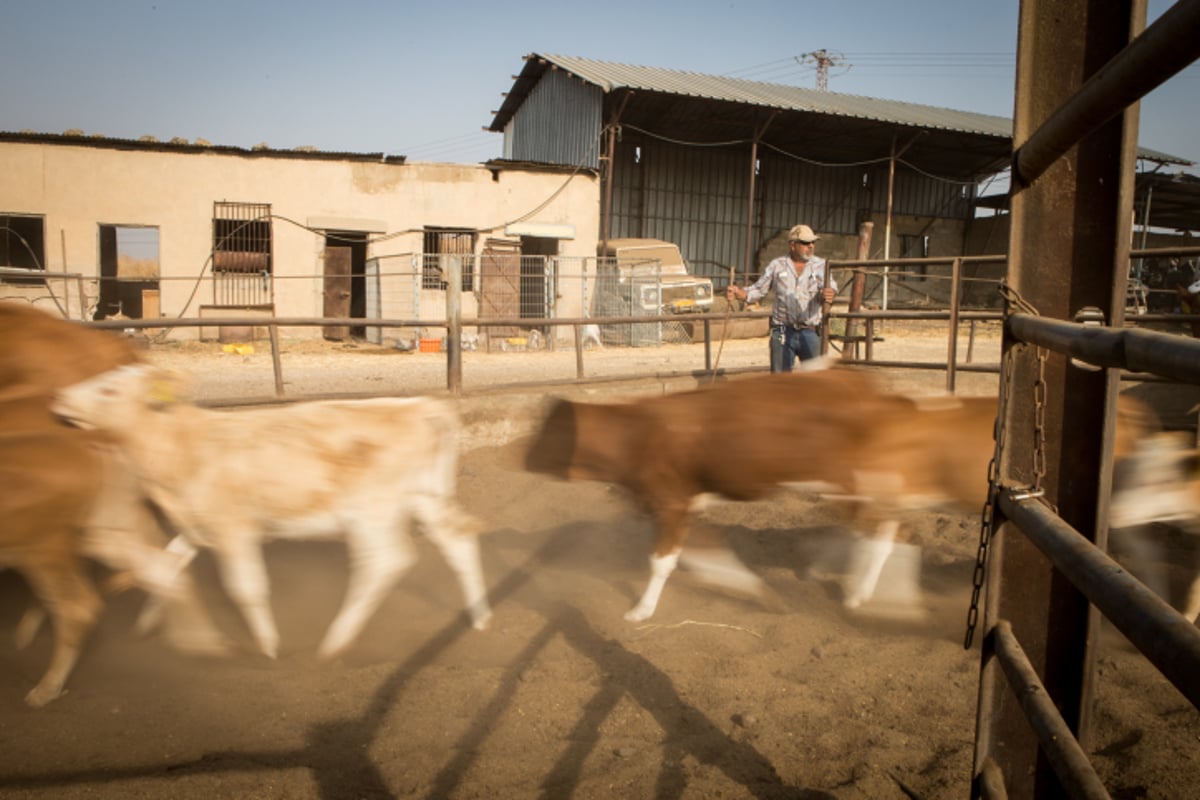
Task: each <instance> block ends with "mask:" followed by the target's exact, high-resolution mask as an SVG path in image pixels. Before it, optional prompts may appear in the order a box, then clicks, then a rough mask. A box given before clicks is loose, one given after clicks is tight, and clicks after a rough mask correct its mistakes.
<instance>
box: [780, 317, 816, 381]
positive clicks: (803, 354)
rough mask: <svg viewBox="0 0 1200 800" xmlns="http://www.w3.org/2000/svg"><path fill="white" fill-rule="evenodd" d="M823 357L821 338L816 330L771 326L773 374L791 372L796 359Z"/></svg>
mask: <svg viewBox="0 0 1200 800" xmlns="http://www.w3.org/2000/svg"><path fill="white" fill-rule="evenodd" d="M819 355H821V336H820V334H819V333H818V332H817V331H816V329H815V328H787V327H783V326H779V325H772V326H771V372H791V371H792V365H793V364H795V363H796V359H797V358H798V359H800V360H801V361H807V360H808V359H810V358H816V357H817V356H819Z"/></svg>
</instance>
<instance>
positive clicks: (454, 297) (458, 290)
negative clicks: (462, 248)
mask: <svg viewBox="0 0 1200 800" xmlns="http://www.w3.org/2000/svg"><path fill="white" fill-rule="evenodd" d="M446 388H447V389H449V390H450V392H451V394H462V259H461V258H448V259H446Z"/></svg>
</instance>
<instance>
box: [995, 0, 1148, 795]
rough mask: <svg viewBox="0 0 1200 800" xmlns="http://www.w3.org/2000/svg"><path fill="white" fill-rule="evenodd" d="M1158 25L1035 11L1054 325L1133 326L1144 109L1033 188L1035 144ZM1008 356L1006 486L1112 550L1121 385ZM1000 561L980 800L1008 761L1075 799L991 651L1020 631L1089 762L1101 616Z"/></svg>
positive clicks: (1003, 557)
mask: <svg viewBox="0 0 1200 800" xmlns="http://www.w3.org/2000/svg"><path fill="white" fill-rule="evenodd" d="M1145 16H1146V2H1145V0H1116V1H1115V2H1113V3H1111V4H1105V5H1104V7H1103V8H1101V7H1100V5H1097V4H1096V3H1094V2H1091V0H1023V2H1022V3H1021V13H1020V22H1019V28H1018V44H1017V82H1016V103H1015V109H1014V110H1015V113H1014V129H1013V145H1014V153H1013V164H1014V168H1013V185H1012V187H1011V190H1010V194H1011V208H1012V222H1011V229H1010V239H1009V261H1008V285H1009V286H1010V287H1011V288H1012V289H1013V290H1014V291H1015V292H1016V293H1017V294H1018V295H1019V296H1020V297H1021V298H1023V299H1024V301H1026V302H1028V303H1029V304H1031V305H1032V306H1034V307H1035V308H1036V310H1037V313H1039V314H1040V315H1042V316H1045V317H1049V318H1053V319H1060V320H1071V319H1073V318H1074V316H1075V314H1076V313H1077V312H1078V311H1079V310H1080V309H1081V308H1083V307H1087V306H1094V307H1096V308H1099V309H1100V310H1101V311H1102V313H1103V314H1104V317H1105V319H1106V320H1107V321H1108V322H1109V323H1110V324H1113V325H1120V324H1121V323H1122V321H1123V311H1124V296H1125V275H1126V273H1127V270H1128V259H1129V245H1130V237H1131V233H1132V218H1133V214H1132V209H1133V205H1132V203H1133V192H1132V187H1133V178H1134V165H1135V155H1136V144H1137V107H1136V105H1135V106H1132V107H1130V108H1128V109H1125V110H1124V112H1123V113H1119V114H1117V115H1116V116H1115V117H1113V118H1111V119H1110V120H1109V121H1108V122H1105V123H1103V124H1102V125H1099V126H1096V127H1093V128H1090V129H1088V128H1084V127H1081V126H1075V127H1074V128H1070V129H1068V130H1057V131H1056V133H1057V134H1060V136H1061V138H1066V136H1067V135H1073V137H1074V139H1073V141H1074V142H1075V143H1074V145H1072V146H1070V147H1069V148H1067V149H1066V150H1065V152H1064V153H1063V154H1062V155H1061V156H1060V157H1057V158H1056V160H1053V161H1049V162H1047V163H1048V165H1047V166H1046V168H1045V169H1044V170H1043V171H1034V170H1028V171H1024V172H1023V171H1022V170H1021V169H1019V168H1018V165H1020V164H1022V163H1023V162H1022V155H1023V153H1022V148H1023V147H1024V146H1025V144H1026V143H1027V142H1029V141H1030V140H1031V139H1034V140H1036V137H1037V134H1038V132H1039V129H1040V128H1041V127H1042V126H1043V125H1046V124H1047V121H1048V120H1051V118H1052V117H1053V116H1054V114H1055V112H1056V111H1057V110H1058V109H1059V108H1060V107H1061V106H1062V105H1063V104H1064V103H1066V102H1067V101H1068V100H1069V99H1070V98H1071V97H1072V96H1073V95H1074V94H1076V93H1078V92H1079V91H1080V88H1081V87H1082V86H1083V84H1084V83H1085V82H1086V81H1087V79H1088V78H1089V77H1091V75H1093V74H1095V73H1096V72H1097V71H1098V70H1099V69H1101V68H1102V67H1103V66H1104V65H1105V64H1106V63H1107V62H1108V60H1109V59H1111V58H1113V56H1115V55H1116V54H1117V53H1118V52H1120V51H1121V50H1122V48H1124V47H1125V46H1126V45H1127V44H1128V43H1129V41H1130V39H1131V38H1132V37H1134V36H1135V35H1136V34H1137V33H1139V32H1140V31H1141V28H1142V26H1143V25H1144V21H1145ZM1089 131H1090V132H1089ZM1039 143H1040V141H1039ZM1031 149H1032V150H1034V151H1036V150H1038V148H1031ZM1022 176H1029V177H1028V179H1026V178H1024V177H1022ZM1003 352H1004V357H1003V360H1002V374H1001V387H1002V391H1006V390H1007V391H1009V392H1010V393H1009V395H1008V398H1007V402H1006V403H1004V404H1003V405H1002V407H1003V409H1004V412H1003V414H1002V417H1001V420H1000V424H1001V425H1002V426H1003V430H1004V431H1005V436H1006V438H1005V442H1006V447H1005V452H1004V453H1002V455H1001V459H1000V463H999V465H998V477H999V480H1000V482H1001V483H1002V484H1004V485H1006V486H1014V487H1015V486H1022V485H1030V484H1034V483H1040V484H1041V486H1042V488H1043V489H1044V490H1045V502H1047V503H1049V504H1051V505H1052V506H1054V507H1056V508H1057V509H1058V512H1059V514H1060V515H1061V516H1062V518H1063V519H1064V520H1066V521H1067V523H1069V524H1070V525H1071V526H1072V527H1074V528H1075V529H1076V530H1078V531H1079V532H1080V533H1082V534H1084V535H1085V536H1087V537H1088V538H1089V539H1091V540H1093V541H1095V542H1097V543H1098V544H1100V545H1103V544H1104V541H1103V540H1104V538H1105V536H1106V534H1107V530H1106V528H1105V526H1104V523H1103V522H1102V520H1103V519H1104V513H1105V511H1106V508H1104V507H1103V506H1104V505H1106V504H1105V502H1104V500H1103V498H1104V497H1106V496H1107V486H1108V481H1109V479H1110V475H1109V473H1108V470H1107V469H1106V466H1107V464H1108V462H1109V461H1110V460H1111V455H1112V441H1111V438H1112V437H1111V432H1112V421H1113V417H1114V409H1115V401H1116V393H1117V388H1118V385H1117V380H1116V377H1115V376H1113V377H1110V376H1109V374H1108V371H1106V370H1099V371H1089V370H1086V369H1081V368H1079V367H1076V366H1073V365H1072V364H1071V363H1070V361H1069V359H1068V358H1067V357H1066V356H1063V355H1061V354H1057V353H1053V352H1051V353H1049V354H1047V355H1046V357H1045V358H1044V359H1042V358H1039V352H1038V350H1037V349H1036V348H1034V347H1032V346H1026V345H1022V344H1021V343H1020V342H1018V341H1016V340H1015V339H1014V338H1013V336H1012V334H1011V331H1010V330H1009V329H1008V328H1007V327H1006V328H1005V333H1004V342H1003ZM1037 442H1041V443H1043V446H1042V447H1040V448H1039V447H1037V445H1036V443H1037ZM994 547H995V549H994V550H993V551H992V553H991V556H990V565H989V575H988V593H987V595H988V596H987V608H986V610H985V614H984V625H985V627H986V628H987V630H988V631H989V633H988V635H987V636H986V637H985V643H984V654H983V664H982V672H981V676H980V704H979V717H978V725H977V733H976V748H975V761H974V773H973V777H974V784H975V789H974V791H975V792H976V793H977V792H978V791H979V782H980V780H981V777H982V773H983V766H984V765H985V764H986V763H987V762H988V761H989V760H994V761H995V762H996V763H997V764H998V765H999V766H1000V769H1001V770H1002V772H1003V775H1004V783H1005V784H1006V786H1007V787H1008V792H1009V794H1010V795H1012V796H1014V797H1026V798H1043V797H1059V796H1062V795H1063V792H1064V789H1063V786H1062V785H1061V784H1060V783H1059V781H1058V779H1057V777H1056V776H1055V774H1054V772H1053V770H1052V769H1051V767H1050V764H1049V763H1048V761H1047V759H1046V758H1045V756H1044V755H1042V754H1041V753H1040V751H1039V748H1038V744H1037V740H1036V737H1035V736H1034V734H1033V732H1032V730H1031V728H1030V727H1029V724H1028V722H1026V720H1025V717H1024V714H1023V712H1022V710H1021V705H1020V701H1019V700H1018V699H1017V698H1016V697H1015V696H1014V694H1013V692H1012V691H1011V690H1010V689H1009V688H1008V687H1007V685H1006V684H1005V680H1004V676H1003V674H1002V672H1001V671H1000V670H999V668H998V666H997V665H996V663H995V659H994V658H993V657H992V653H991V649H990V646H989V643H988V642H989V641H990V640H991V639H992V635H991V631H992V630H993V629H994V627H995V625H996V624H997V622H998V621H1000V620H1008V621H1010V622H1011V623H1012V629H1013V631H1014V633H1015V634H1016V636H1017V638H1018V640H1019V641H1020V643H1021V646H1022V647H1023V648H1024V650H1025V651H1026V652H1027V653H1028V655H1029V659H1030V661H1031V662H1032V664H1033V666H1034V668H1035V669H1036V671H1037V673H1038V675H1039V677H1040V678H1041V680H1042V682H1043V683H1044V684H1045V688H1046V691H1047V693H1048V694H1049V696H1050V698H1051V699H1052V700H1053V701H1054V703H1055V705H1056V706H1057V707H1058V708H1059V710H1060V711H1061V713H1062V715H1063V718H1064V720H1065V721H1066V723H1067V725H1068V726H1069V727H1070V728H1071V730H1072V731H1073V732H1074V733H1075V735H1076V736H1077V737H1078V738H1079V739H1080V740H1081V741H1082V742H1083V743H1084V745H1085V747H1086V744H1087V739H1088V723H1089V718H1088V717H1089V713H1090V711H1089V709H1090V705H1091V690H1092V664H1093V657H1094V653H1093V647H1094V643H1095V633H1096V627H1095V623H1096V619H1097V618H1096V614H1095V612H1094V610H1091V609H1090V607H1089V605H1088V603H1087V601H1086V599H1085V598H1084V597H1083V596H1082V595H1081V594H1080V593H1079V592H1078V591H1077V590H1076V589H1075V588H1074V587H1073V586H1072V585H1071V584H1070V583H1069V582H1068V581H1067V580H1066V579H1065V578H1064V577H1063V576H1062V575H1061V574H1059V573H1058V572H1057V571H1056V570H1054V569H1053V567H1052V566H1051V565H1050V563H1049V561H1048V560H1047V559H1046V558H1045V557H1044V556H1043V555H1042V554H1041V553H1040V551H1038V549H1037V548H1036V547H1035V546H1034V545H1033V544H1032V543H1031V542H1030V541H1029V540H1028V539H1026V538H1025V537H1024V536H1022V535H1021V534H1020V533H1019V532H1017V531H1015V530H1013V529H1010V526H1008V525H1005V526H1003V527H1001V529H1000V531H999V535H997V536H995V538H994Z"/></svg>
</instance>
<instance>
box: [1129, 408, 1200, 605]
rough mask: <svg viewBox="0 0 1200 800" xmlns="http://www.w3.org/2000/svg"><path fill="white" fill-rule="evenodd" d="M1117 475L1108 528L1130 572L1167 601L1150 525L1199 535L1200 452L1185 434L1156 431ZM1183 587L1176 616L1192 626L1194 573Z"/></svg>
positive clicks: (1196, 600) (1199, 589) (1196, 589)
mask: <svg viewBox="0 0 1200 800" xmlns="http://www.w3.org/2000/svg"><path fill="white" fill-rule="evenodd" d="M1119 475H1120V480H1119V482H1118V485H1117V488H1116V489H1115V490H1114V491H1113V495H1112V500H1111V502H1110V505H1109V513H1110V520H1111V524H1112V527H1113V528H1114V530H1115V531H1116V532H1118V533H1120V534H1122V536H1121V538H1120V540H1119V544H1120V545H1121V546H1123V547H1124V548H1125V549H1126V550H1127V551H1128V552H1129V555H1130V557H1131V559H1132V561H1133V569H1134V572H1135V573H1136V574H1138V577H1139V578H1140V579H1141V580H1142V581H1143V582H1144V583H1146V585H1147V586H1149V587H1150V588H1151V589H1153V590H1154V591H1155V592H1156V593H1158V594H1159V595H1161V596H1162V597H1163V598H1164V599H1167V600H1168V601H1169V600H1170V597H1171V592H1170V581H1169V579H1168V577H1167V566H1168V562H1169V560H1168V558H1167V557H1166V556H1165V555H1164V553H1163V548H1162V546H1161V537H1158V536H1156V535H1155V532H1154V531H1153V530H1152V528H1151V526H1153V525H1156V524H1159V523H1162V524H1165V525H1169V526H1175V527H1177V528H1178V529H1180V530H1182V531H1183V532H1184V533H1185V534H1186V535H1188V536H1198V535H1200V449H1197V447H1196V442H1195V439H1194V438H1193V437H1192V436H1190V435H1188V434H1185V433H1182V432H1179V431H1172V432H1161V433H1157V434H1155V435H1154V436H1151V437H1148V438H1147V439H1146V440H1145V441H1144V442H1143V444H1142V446H1141V447H1139V448H1138V449H1137V451H1136V452H1135V453H1134V454H1132V456H1131V457H1130V458H1128V459H1126V460H1125V462H1124V463H1122V464H1121V465H1119ZM1187 584H1188V585H1187V589H1186V592H1185V596H1184V600H1183V607H1182V608H1181V609H1180V612H1181V613H1182V614H1183V616H1185V617H1186V618H1187V619H1188V620H1190V621H1192V622H1196V621H1197V619H1198V618H1200V572H1197V571H1196V570H1192V571H1191V578H1190V579H1189V580H1188V582H1187Z"/></svg>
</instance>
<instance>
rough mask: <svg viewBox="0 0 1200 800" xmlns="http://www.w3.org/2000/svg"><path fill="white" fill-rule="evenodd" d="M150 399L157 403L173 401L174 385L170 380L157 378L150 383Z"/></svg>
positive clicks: (163, 403)
mask: <svg viewBox="0 0 1200 800" xmlns="http://www.w3.org/2000/svg"><path fill="white" fill-rule="evenodd" d="M150 401H151V402H152V403H156V404H158V405H166V404H167V403H174V402H175V387H174V386H173V385H172V383H171V381H169V380H167V379H165V378H158V379H157V380H155V381H154V383H152V384H151V385H150Z"/></svg>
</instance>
